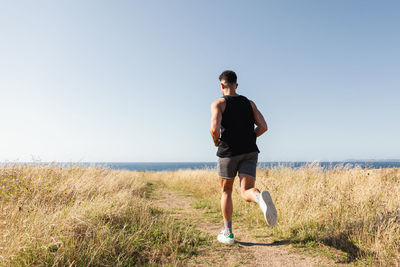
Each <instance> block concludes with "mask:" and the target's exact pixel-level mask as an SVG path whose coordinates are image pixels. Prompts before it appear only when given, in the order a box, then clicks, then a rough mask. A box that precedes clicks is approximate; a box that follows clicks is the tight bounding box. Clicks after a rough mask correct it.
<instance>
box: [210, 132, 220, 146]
mask: <svg viewBox="0 0 400 267" xmlns="http://www.w3.org/2000/svg"><path fill="white" fill-rule="evenodd" d="M210 133H211V136H212V138H213V142H214V146H219V144H220V143H221V140H220V139H219V137H218V138H217V139H214V136H213V133H212V132H211V130H210Z"/></svg>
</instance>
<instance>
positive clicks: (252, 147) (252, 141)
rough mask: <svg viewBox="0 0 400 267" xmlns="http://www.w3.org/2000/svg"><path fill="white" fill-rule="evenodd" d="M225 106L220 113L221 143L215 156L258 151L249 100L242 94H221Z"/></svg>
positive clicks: (230, 155) (229, 155)
mask: <svg viewBox="0 0 400 267" xmlns="http://www.w3.org/2000/svg"><path fill="white" fill-rule="evenodd" d="M223 98H225V102H226V106H225V110H224V113H222V121H221V143H220V145H219V146H218V151H217V156H218V157H221V158H225V157H232V156H236V155H240V154H244V153H249V152H260V151H259V150H258V147H257V145H256V139H257V138H256V133H255V132H254V114H253V109H252V107H251V104H250V101H249V100H248V99H247V98H246V97H244V96H241V95H239V96H223Z"/></svg>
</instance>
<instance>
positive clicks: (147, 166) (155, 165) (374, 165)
mask: <svg viewBox="0 0 400 267" xmlns="http://www.w3.org/2000/svg"><path fill="white" fill-rule="evenodd" d="M20 164H28V165H48V164H53V165H57V166H62V167H68V166H77V165H78V166H81V167H91V166H95V167H104V168H108V169H112V170H129V171H157V172H158V171H177V170H185V169H189V170H198V169H216V167H217V164H216V162H18V163H15V162H2V163H0V166H10V165H20ZM309 165H311V166H319V167H321V168H323V169H327V170H329V169H333V168H345V169H351V168H363V169H366V168H367V169H383V168H400V160H393V161H321V162H318V161H313V162H306V161H301V162H300V161H297V162H285V161H276V162H259V163H258V167H259V168H261V169H267V168H279V167H289V168H301V167H304V166H309Z"/></svg>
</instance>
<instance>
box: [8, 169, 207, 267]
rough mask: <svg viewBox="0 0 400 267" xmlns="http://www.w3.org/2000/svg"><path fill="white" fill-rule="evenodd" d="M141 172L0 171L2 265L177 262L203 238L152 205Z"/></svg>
mask: <svg viewBox="0 0 400 267" xmlns="http://www.w3.org/2000/svg"><path fill="white" fill-rule="evenodd" d="M149 190H151V187H150V185H149V183H148V182H146V179H145V178H144V177H143V173H140V172H128V171H110V170H107V169H101V168H79V167H70V168H59V167H56V166H40V167H29V166H22V167H21V166H12V167H7V168H1V169H0V199H1V200H0V201H1V202H0V212H1V213H0V229H1V230H0V232H1V233H2V236H1V240H0V266H133V265H138V264H139V265H142V264H165V263H171V264H175V263H178V262H182V260H185V259H186V258H188V257H190V255H193V254H195V253H197V248H198V246H201V245H203V244H207V243H208V242H209V238H207V237H206V236H205V235H204V234H202V233H200V232H198V231H197V230H195V229H194V228H193V227H192V226H190V225H185V224H182V223H181V222H179V223H178V222H176V221H174V220H173V219H172V218H171V217H169V216H168V215H167V214H164V213H163V212H162V210H160V209H156V208H155V207H154V206H153V205H152V204H151V201H150V200H148V199H147V197H146V195H147V194H148V193H149Z"/></svg>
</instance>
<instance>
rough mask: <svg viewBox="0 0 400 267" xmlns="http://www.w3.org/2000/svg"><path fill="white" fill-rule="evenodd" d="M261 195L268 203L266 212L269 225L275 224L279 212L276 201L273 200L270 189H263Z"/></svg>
mask: <svg viewBox="0 0 400 267" xmlns="http://www.w3.org/2000/svg"><path fill="white" fill-rule="evenodd" d="M261 197H262V199H263V201H264V202H265V204H266V205H267V211H266V212H265V214H264V217H265V220H266V221H267V223H268V225H269V226H274V225H275V224H276V221H277V219H278V213H277V211H276V208H275V205H274V202H273V201H272V198H271V195H270V194H269V192H268V191H263V192H262V193H261Z"/></svg>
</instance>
